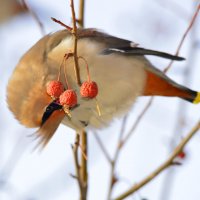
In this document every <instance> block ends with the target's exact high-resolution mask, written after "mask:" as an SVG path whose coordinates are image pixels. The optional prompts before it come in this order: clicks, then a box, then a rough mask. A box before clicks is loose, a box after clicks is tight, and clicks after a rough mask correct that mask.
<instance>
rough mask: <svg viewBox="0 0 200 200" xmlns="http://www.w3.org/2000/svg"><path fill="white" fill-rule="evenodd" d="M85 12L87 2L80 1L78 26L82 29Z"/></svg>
mask: <svg viewBox="0 0 200 200" xmlns="http://www.w3.org/2000/svg"><path fill="white" fill-rule="evenodd" d="M84 10H85V0H79V17H78V20H77V22H78V24H79V26H80V27H82V28H83V27H84Z"/></svg>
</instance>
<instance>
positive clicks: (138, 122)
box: [122, 97, 153, 145]
mask: <svg viewBox="0 0 200 200" xmlns="http://www.w3.org/2000/svg"><path fill="white" fill-rule="evenodd" d="M152 103H153V97H151V98H150V100H149V101H148V102H147V104H146V105H145V107H144V108H143V110H142V112H141V113H140V114H139V116H138V117H137V119H136V121H135V123H134V124H133V126H132V127H131V129H130V130H129V132H128V134H127V135H126V137H125V138H124V139H123V142H122V145H124V144H125V143H126V142H127V141H128V139H129V138H130V137H131V135H132V133H133V132H134V131H135V130H136V128H137V127H138V125H139V124H140V122H141V120H142V119H143V117H144V115H145V113H146V112H147V110H148V109H149V107H150V106H151V105H152Z"/></svg>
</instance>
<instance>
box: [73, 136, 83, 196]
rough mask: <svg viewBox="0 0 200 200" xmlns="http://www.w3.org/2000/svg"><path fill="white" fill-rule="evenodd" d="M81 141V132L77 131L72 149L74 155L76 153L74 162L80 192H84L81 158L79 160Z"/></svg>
mask: <svg viewBox="0 0 200 200" xmlns="http://www.w3.org/2000/svg"><path fill="white" fill-rule="evenodd" d="M79 142H80V135H79V133H76V138H75V142H74V145H72V150H73V155H74V164H75V169H76V177H77V181H78V186H79V190H80V194H82V185H81V175H80V165H79V160H78V146H79ZM81 199H82V196H81Z"/></svg>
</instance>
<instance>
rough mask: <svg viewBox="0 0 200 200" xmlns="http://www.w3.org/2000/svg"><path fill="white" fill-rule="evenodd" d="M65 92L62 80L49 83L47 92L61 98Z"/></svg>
mask: <svg viewBox="0 0 200 200" xmlns="http://www.w3.org/2000/svg"><path fill="white" fill-rule="evenodd" d="M63 92H64V86H63V84H62V83H61V82H60V81H50V82H49V83H48V85H47V94H48V95H50V96H51V97H53V98H59V96H60V95H61V94H62V93H63Z"/></svg>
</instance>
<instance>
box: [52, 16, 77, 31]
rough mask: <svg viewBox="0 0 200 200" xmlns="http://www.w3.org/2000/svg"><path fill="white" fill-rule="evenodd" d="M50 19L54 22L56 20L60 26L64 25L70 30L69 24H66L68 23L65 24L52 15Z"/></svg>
mask: <svg viewBox="0 0 200 200" xmlns="http://www.w3.org/2000/svg"><path fill="white" fill-rule="evenodd" d="M51 19H52V20H53V21H54V22H56V23H58V24H60V25H61V26H63V27H65V28H66V29H67V30H68V31H70V32H71V31H72V29H73V28H72V27H70V26H68V25H66V24H64V23H63V22H61V21H60V20H57V19H56V18H54V17H51Z"/></svg>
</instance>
